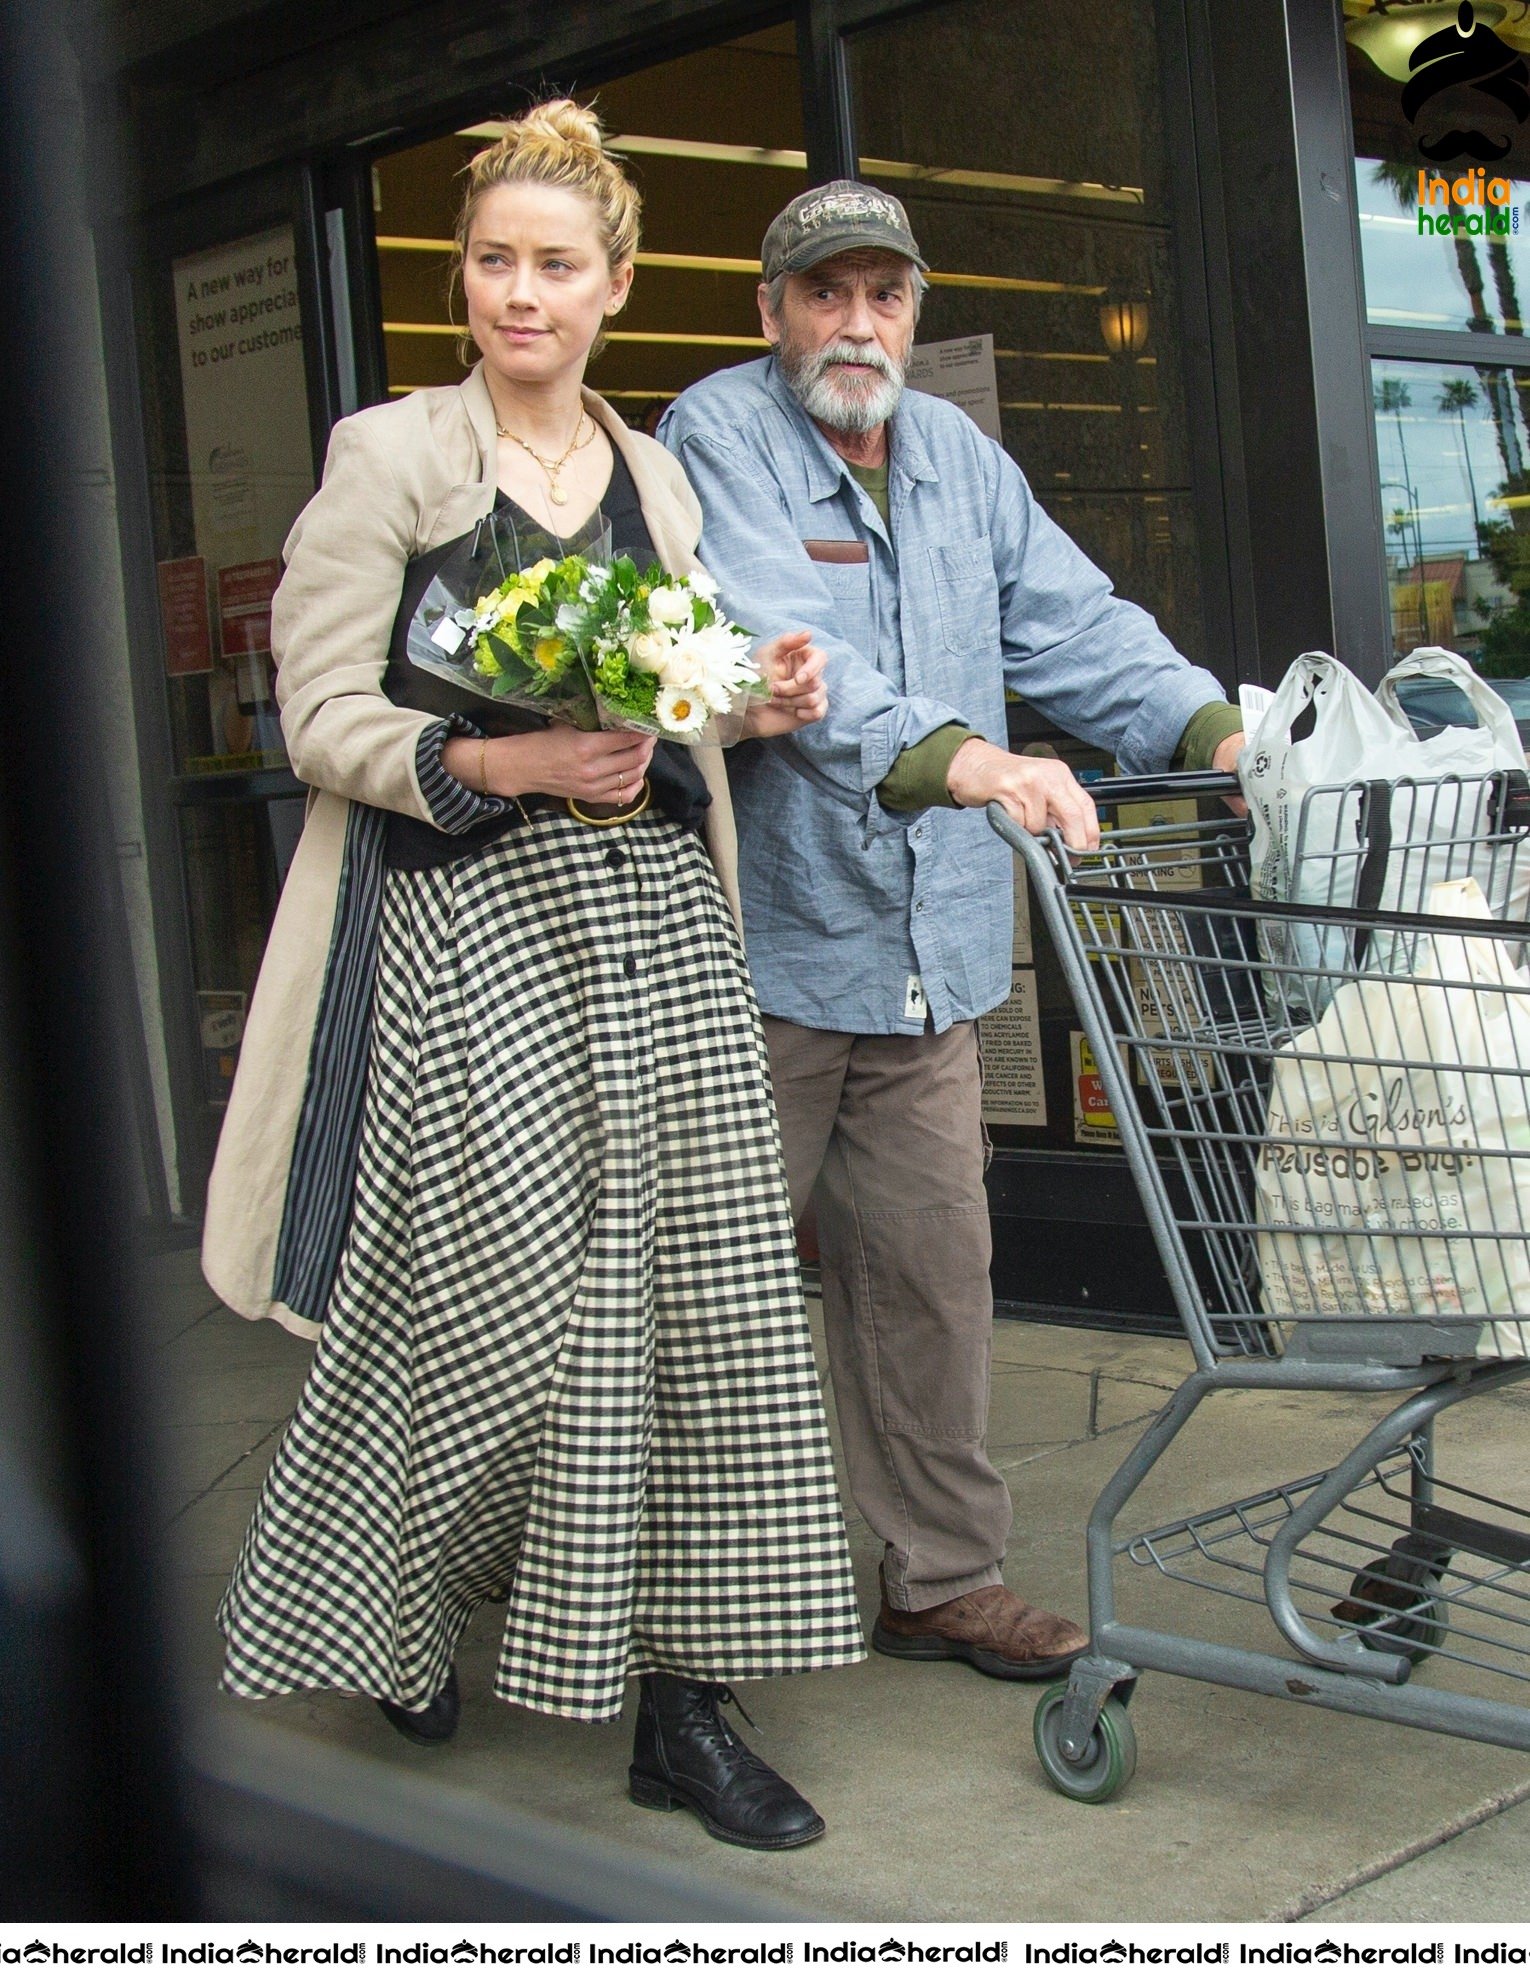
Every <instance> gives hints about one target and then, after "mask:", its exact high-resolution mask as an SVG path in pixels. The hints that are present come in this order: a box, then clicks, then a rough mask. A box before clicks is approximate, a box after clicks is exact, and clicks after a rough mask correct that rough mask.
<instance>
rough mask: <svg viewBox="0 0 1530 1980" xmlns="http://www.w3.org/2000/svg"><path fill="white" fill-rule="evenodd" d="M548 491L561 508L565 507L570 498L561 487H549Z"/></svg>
mask: <svg viewBox="0 0 1530 1980" xmlns="http://www.w3.org/2000/svg"><path fill="white" fill-rule="evenodd" d="M547 493H548V496H549V498H550V499H551V500H552V501H554V502H556V503H557V505H558V507H559V508H560V509H561V508H562V507H563V504H564V503H565V502H566V501H567V500H568V497H567V495H565V494H564V492H563V490H562V489H561V488H549V489H548V491H547Z"/></svg>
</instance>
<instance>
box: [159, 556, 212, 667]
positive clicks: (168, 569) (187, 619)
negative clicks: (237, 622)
mask: <svg viewBox="0 0 1530 1980" xmlns="http://www.w3.org/2000/svg"><path fill="white" fill-rule="evenodd" d="M159 616H160V619H161V622H162V623H163V625H164V629H165V672H166V673H167V674H210V673H211V672H212V625H211V622H210V620H209V619H208V616H207V566H206V564H205V563H204V562H203V560H202V559H201V558H200V557H170V558H167V559H166V560H165V561H164V562H163V563H161V565H160V567H159Z"/></svg>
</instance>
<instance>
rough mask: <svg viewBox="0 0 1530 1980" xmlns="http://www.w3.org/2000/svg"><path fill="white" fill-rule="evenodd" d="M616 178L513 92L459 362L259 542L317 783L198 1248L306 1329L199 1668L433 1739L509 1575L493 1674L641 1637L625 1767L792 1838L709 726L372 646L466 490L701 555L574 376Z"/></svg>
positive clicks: (646, 459) (601, 152)
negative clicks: (471, 696)
mask: <svg viewBox="0 0 1530 1980" xmlns="http://www.w3.org/2000/svg"><path fill="white" fill-rule="evenodd" d="M638 222H639V202H638V196H637V193H636V192H635V190H634V189H633V187H632V186H631V185H630V183H629V182H628V181H627V179H626V178H625V176H624V175H623V173H622V171H621V168H620V166H619V165H618V164H617V162H616V160H615V159H614V158H612V157H611V156H610V155H609V154H608V153H607V152H606V151H605V149H604V148H603V145H602V142H601V135H600V128H599V125H598V124H597V122H596V120H595V118H594V117H593V116H592V115H591V114H590V113H589V112H588V111H585V110H583V109H581V108H580V107H579V106H577V105H576V104H574V103H571V102H566V101H563V102H556V103H548V104H544V105H542V106H541V107H540V108H537V109H534V110H532V111H531V112H530V113H528V114H527V115H526V116H525V117H523V118H521V119H520V120H519V121H517V122H515V123H512V124H511V125H510V126H509V127H508V128H507V130H506V132H505V134H504V136H503V137H502V138H501V139H500V140H499V141H498V142H497V143H496V144H494V145H492V146H490V147H489V149H488V150H486V151H484V152H481V153H480V154H479V155H478V157H477V158H475V159H474V160H473V162H472V164H471V166H470V167H469V168H468V172H467V191H466V196H465V199H464V202H463V206H462V212H461V217H460V220H459V223H458V228H457V237H456V238H457V248H458V254H459V257H460V263H461V275H462V288H463V292H464V296H465V300H466V309H467V324H468V330H469V333H470V334H471V336H472V339H473V341H474V343H475V344H476V345H477V347H478V350H479V352H480V353H481V359H480V362H479V363H478V365H477V366H476V367H475V369H474V371H473V373H472V374H471V376H470V377H469V378H468V379H467V380H466V382H465V383H464V384H463V385H462V386H461V387H460V388H457V387H451V388H443V389H439V390H429V391H421V392H417V393H415V394H413V395H412V396H410V397H408V398H406V399H404V400H402V401H400V402H399V403H397V404H394V405H389V406H379V407H374V408H372V409H371V410H369V411H366V412H363V413H359V414H357V415H356V416H355V417H354V418H351V419H347V420H344V421H342V422H341V423H340V425H339V426H338V427H337V428H336V429H335V433H334V436H333V439H332V442H331V446H330V452H329V460H328V464H327V467H326V470H325V478H324V484H323V486H322V488H321V489H320V491H319V493H318V494H317V495H316V496H315V497H314V499H313V501H312V502H311V503H310V504H309V506H308V508H307V509H306V510H305V511H304V512H303V514H302V516H300V517H299V519H298V522H297V524H296V526H295V527H294V529H293V532H292V536H291V538H290V540H289V542H288V545H287V571H286V575H285V577H284V579H283V581H282V585H281V588H280V590H279V591H278V593H277V599H276V610H275V621H274V627H275V637H274V643H275V647H276V651H277V658H278V661H279V674H278V680H277V691H278V698H279V700H280V702H281V705H282V719H283V724H284V727H285V731H286V735H287V740H288V745H289V748H290V751H291V755H292V761H293V765H294V768H295V769H296V770H297V773H298V775H299V776H300V777H302V779H303V780H304V782H306V783H308V784H310V785H312V786H313V787H314V789H315V792H316V796H315V798H314V801H313V804H312V807H311V811H310V816H309V820H308V825H307V828H306V830H305V832H304V836H303V841H302V845H301V846H300V848H299V852H298V855H297V859H296V861H295V863H294V866H293V869H292V874H291V877H290V879H289V881H288V884H287V887H286V890H285V892H284V894H283V898H282V902H281V907H280V910H279V913H278V917H277V922H276V926H275V929H274V931H273V934H272V938H271V943H270V947H269V950H268V953H267V958H266V962H265V966H264V969H263V971H262V976H261V981H260V985H259V987H258V990H257V992H256V996H255V999H254V1003H253V1007H252V1010H251V1016H250V1022H249V1026H248V1030H247V1035H246V1042H245V1046H244V1051H243V1055H242V1060H241V1065H240V1069H239V1076H238V1079H237V1081H236V1084H235V1090H234V1093H233V1097H232V1100H231V1103H230V1108H229V1116H228V1120H227V1123H226V1126H225V1129H224V1134H223V1140H222V1143H221V1146H220V1149H219V1154H218V1161H217V1165H216V1168H215V1171H214V1175H213V1180H212V1185H211V1191H210V1199H209V1211H208V1222H207V1238H206V1245H205V1251H204V1263H205V1267H206V1271H207V1276H208V1278H209V1280H210V1281H211V1283H212V1284H213V1286H214V1287H215V1288H216V1289H217V1290H218V1291H219V1293H220V1294H221V1295H222V1296H223V1297H224V1298H225V1299H226V1300H227V1301H228V1302H229V1304H230V1305H232V1306H234V1307H235V1308H236V1309H238V1310H239V1311H240V1312H242V1313H245V1314H248V1315H250V1316H251V1317H254V1316H256V1315H259V1314H269V1315H271V1316H273V1317H275V1318H276V1319H278V1320H280V1321H281V1322H282V1323H283V1324H284V1325H286V1326H288V1327H289V1328H292V1329H293V1330H294V1331H297V1332H300V1333H305V1334H310V1335H317V1334H319V1332H320V1328H319V1323H320V1321H321V1320H322V1322H323V1331H322V1336H321V1338H320V1342H319V1348H318V1352H317V1356H316V1359H315V1362H314V1366H313V1370H312V1373H311V1375H310V1377H309V1380H308V1383H307V1386H306V1387H305V1389H304V1392H303V1396H302V1399H301V1401H300V1403H299V1405H298V1408H297V1411H296V1413H295V1415H294V1417H293V1419H292V1422H291V1424H290V1425H289V1427H288V1429H287V1432H286V1434H285V1436H284V1438H283V1440H282V1443H281V1446H280V1448H279V1450H278V1452H277V1455H276V1457H275V1460H274V1461H273V1463H272V1466H271V1470H270V1474H269V1476H268V1478H267V1480H266V1483H265V1487H264V1489H263V1491H262V1493H261V1496H260V1500H259V1503H258V1505H257V1507H256V1510H255V1514H254V1518H253V1520H252V1522H251V1525H250V1529H249V1533H248V1535H247V1537H246V1539H245V1542H244V1546H243V1549H242V1551H241V1553H240V1556H239V1560H238V1563H237V1565H236V1567H235V1570H234V1575H233V1580H232V1583H231V1585H230V1587H229V1590H228V1593H227V1595H226V1597H225V1599H224V1602H223V1606H222V1609H221V1611H220V1622H221V1626H222V1628H223V1631H224V1635H225V1637H226V1640H227V1645H226V1650H227V1654H226V1663H225V1668H224V1677H223V1682H224V1685H225V1686H226V1688H227V1689H228V1690H230V1691H232V1692H235V1693H237V1694H238V1695H239V1696H241V1697H247V1698H263V1697H269V1696H271V1695H273V1694H277V1693H283V1692H291V1691H296V1690H300V1689H306V1688H310V1687H330V1688H335V1689H340V1690H345V1691H351V1692H360V1693H363V1694H366V1695H368V1696H370V1697H372V1698H375V1699H376V1700H377V1701H378V1703H379V1704H380V1705H381V1706H382V1709H383V1711H384V1712H385V1713H386V1715H387V1716H388V1718H389V1719H390V1720H391V1721H392V1723H393V1724H394V1725H396V1726H397V1727H398V1729H399V1730H400V1731H401V1732H403V1733H405V1734H407V1735H408V1736H410V1737H412V1738H414V1739H417V1740H424V1741H436V1740H441V1739H445V1738H449V1737H450V1736H451V1734H452V1733H453V1731H454V1730H455V1728H456V1723H457V1716H458V1692H457V1684H456V1674H455V1670H454V1666H453V1661H452V1659H453V1652H454V1649H455V1646H456V1644H457V1641H458V1638H459V1637H460V1635H461V1633H462V1631H463V1629H464V1627H465V1626H466V1624H467V1621H468V1619H469V1617H470V1616H471V1615H472V1613H473V1611H474V1609H475V1608H476V1607H477V1606H478V1605H479V1604H481V1603H485V1602H490V1603H494V1604H496V1605H497V1606H498V1607H500V1608H501V1609H502V1610H503V1612H504V1627H503V1634H502V1638H501V1644H500V1650H499V1657H498V1665H497V1668H496V1671H495V1676H494V1691H495V1694H496V1695H497V1696H498V1697H499V1698H501V1699H504V1700H506V1701H508V1702H510V1703H512V1704H518V1705H524V1706H528V1707H530V1708H531V1709H533V1710H535V1711H542V1712H550V1713H557V1714H561V1715H563V1716H566V1717H570V1718H575V1719H585V1720H607V1719H612V1718H615V1717H616V1716H617V1715H618V1713H619V1712H620V1710H621V1706H622V1701H623V1694H624V1689H625V1685H626V1681H627V1679H628V1678H629V1676H632V1675H637V1676H639V1677H640V1678H641V1686H640V1696H639V1707H638V1720H637V1735H636V1745H635V1749H634V1754H633V1762H632V1768H631V1772H630V1790H631V1793H632V1796H633V1798H634V1800H636V1801H638V1802H640V1803H641V1804H643V1805H644V1806H647V1807H654V1808H674V1807H688V1808H690V1809H692V1810H694V1812H695V1813H696V1814H697V1815H698V1816H699V1817H700V1819H701V1820H702V1822H703V1823H704V1824H705V1826H706V1827H707V1829H708V1830H709V1831H710V1832H711V1833H712V1834H713V1835H714V1836H717V1837H719V1838H721V1839H722V1840H724V1841H727V1842H732V1843H739V1844H743V1845H745V1846H748V1847H753V1848H760V1849H785V1848H791V1847H793V1846H794V1845H796V1844H799V1843H805V1842H809V1841H811V1840H812V1839H813V1838H814V1837H815V1836H817V1835H820V1834H821V1833H822V1832H823V1826H824V1825H823V1822H822V1819H821V1818H820V1817H819V1816H818V1814H817V1813H816V1812H815V1811H814V1809H813V1808H812V1807H811V1806H810V1805H809V1804H808V1803H807V1802H806V1801H805V1800H804V1799H803V1798H802V1797H801V1796H800V1795H799V1794H798V1793H797V1792H796V1791H795V1790H794V1789H793V1788H791V1787H790V1786H788V1784H787V1783H786V1782H785V1781H784V1780H782V1779H781V1777H780V1776H779V1775H778V1774H776V1773H775V1772H774V1771H773V1770H772V1769H771V1768H769V1767H768V1766H767V1765H766V1764H765V1762H764V1761H762V1760H760V1759H759V1758H758V1757H757V1756H755V1755H754V1754H752V1753H751V1752H750V1751H749V1749H748V1748H747V1747H746V1746H745V1745H744V1744H743V1743H742V1741H741V1740H740V1739H739V1737H738V1735H737V1734H736V1732H735V1731H734V1730H733V1728H732V1726H731V1725H730V1723H729V1722H728V1721H727V1720H726V1719H725V1718H724V1717H723V1716H722V1713H721V1710H720V1706H721V1704H722V1703H724V1702H726V1701H727V1700H728V1698H729V1697H730V1693H729V1691H728V1687H729V1686H730V1685H731V1684H732V1683H734V1682H735V1681H738V1680H741V1679H745V1678H761V1677H768V1676H775V1675H779V1674H781V1673H785V1672H795V1671H807V1670H814V1669H820V1668H823V1667H825V1666H829V1665H835V1664H842V1663H847V1662H850V1661H852V1660H854V1659H856V1658H859V1657H860V1656H861V1655H862V1654H863V1646H862V1642H861V1635H860V1629H859V1624H858V1621H857V1617H856V1613H855V1608H854V1603H853V1598H852V1592H851V1585H850V1576H849V1564H848V1559H847V1554H846V1547H845V1538H844V1528H843V1522H842V1517H841V1514H840V1510H839V1505H838V1501H837V1498H836V1494H835V1486H834V1478H833V1472H832V1467H831V1461H830V1455H829V1447H828V1439H827V1434H826V1430H825V1424H824V1418H823V1413H822V1405H821V1401H820V1396H819V1389H818V1381H817V1376H816V1373H815V1370H814V1364H813V1357H812V1353H811V1348H810V1344H809V1338H808V1332H807V1325H806V1321H805V1318H804V1313H803V1306H802V1299H801V1293H800V1289H799V1284H798V1274H797V1263H796V1255H795V1251H794V1247H793V1238H792V1228H791V1217H790V1212H789V1209H788V1204H787V1196H786V1189H785V1183H784V1180H783V1176H782V1171H781V1160H780V1153H779V1141H778V1136H777V1130H776V1124H775V1119H774V1115H773V1113H772V1110H771V1102H770V1089H769V1084H768V1076H767V1072H766V1066H765V1060H764V1055H763V1047H762V1043H761V1036H760V1027H759V1020H758V1015H757V1012H756V1008H755V1005H754V1000H753V996H752V993H751V990H750V987H749V980H748V976H747V973H746V969H745V964H744V958H743V952H742V948H741V944H740V939H739V935H738V931H737V927H736V893H735V888H734V862H733V839H732V824H731V812H730V809H729V804H728V794H727V781H726V778H725V776H724V775H723V772H722V765H721V757H720V752H718V751H717V750H715V749H707V748H703V749H698V750H696V751H694V752H690V751H683V750H678V749H673V748H671V747H670V746H667V745H661V746H660V747H659V750H658V751H657V752H656V751H655V749H654V745H653V743H652V741H651V739H649V738H647V737H644V736H635V735H632V734H601V735H588V734H583V733H580V732H578V731H575V730H572V729H568V728H549V727H543V726H539V725H537V724H536V723H535V722H534V721H533V720H532V719H531V718H529V717H520V718H510V720H512V721H513V720H519V722H520V724H521V727H520V729H519V731H518V732H517V731H514V730H512V732H509V733H492V734H491V733H487V732H486V731H487V729H488V727H489V726H490V725H489V723H488V722H487V716H488V713H489V710H488V704H486V703H482V702H469V701H467V700H466V698H465V699H464V704H463V705H462V706H461V707H456V706H450V705H442V704H441V703H440V702H439V699H435V700H433V699H432V696H433V695H435V696H437V697H439V694H440V693H441V692H442V691H441V690H440V689H439V686H436V687H431V686H430V685H429V684H428V681H427V677H426V676H423V675H420V674H419V673H418V671H417V670H412V669H410V668H409V667H408V666H407V664H406V663H404V662H402V661H401V660H400V659H399V658H398V657H397V656H399V655H401V654H402V651H403V633H404V631H405V629H406V628H407V624H408V619H409V616H410V614H411V613H412V610H413V605H414V601H415V600H417V599H418V597H419V596H420V594H421V592H422V591H423V589H424V587H425V585H426V584H427V583H428V581H429V578H430V575H431V574H432V572H433V571H434V569H435V568H436V566H437V565H438V564H439V563H440V562H441V561H442V559H443V557H444V555H445V554H446V552H447V550H448V549H449V548H450V547H451V546H452V545H453V544H455V543H457V542H460V541H461V540H462V538H463V536H464V535H465V534H466V533H467V531H468V530H470V529H471V528H472V527H473V526H474V524H475V523H476V521H477V520H478V519H479V518H480V517H481V516H483V515H484V514H485V513H486V512H487V511H488V510H489V509H490V508H491V507H493V506H495V505H496V504H499V505H504V504H509V505H511V506H512V508H513V510H514V512H515V513H517V514H518V515H521V516H524V517H526V518H529V519H530V521H531V522H532V523H534V524H536V525H539V526H540V527H542V528H544V529H552V530H554V531H556V532H557V533H559V534H562V535H571V534H573V533H574V532H575V528H576V526H577V525H578V524H579V523H580V522H581V521H582V519H584V518H586V517H587V516H589V515H591V514H592V513H593V512H594V511H595V510H596V509H597V508H598V509H599V510H600V511H601V512H602V513H603V514H604V516H605V517H606V518H607V520H608V521H609V522H610V523H611V525H612V532H613V538H614V544H615V548H616V549H617V550H618V551H622V550H626V551H630V552H632V553H634V554H636V555H637V556H638V557H639V558H640V559H641V558H646V557H647V556H649V555H650V554H656V555H657V556H658V557H659V559H660V560H661V561H662V562H663V563H664V564H665V566H666V567H667V568H669V569H670V570H673V571H685V570H693V569H695V568H696V560H695V555H694V549H695V543H696V539H697V535H698V533H699V523H700V517H699V511H698V508H697V505H696V502H695V499H694V497H693V496H692V495H691V492H690V490H689V488H688V487H687V485H686V483H685V480H684V478H683V476H682V474H681V472H680V470H679V469H678V467H676V466H675V464H674V463H673V461H672V460H671V459H670V458H669V456H668V455H667V454H666V453H665V452H664V450H663V449H662V448H661V447H660V446H659V445H658V444H657V442H655V441H652V440H649V439H647V438H645V437H643V436H641V435H636V434H632V433H629V432H628V431H627V430H626V429H625V428H624V427H623V425H622V422H621V421H620V420H619V419H618V418H617V417H616V415H615V414H614V413H613V412H612V411H611V409H610V408H609V407H608V406H607V405H606V404H605V403H604V402H603V401H602V400H600V399H599V398H597V397H595V396H594V395H593V394H592V393H590V392H588V391H586V390H584V389H583V382H582V381H583V376H584V370H585V365H586V363H587V361H588V359H589V356H590V352H591V349H592V347H593V346H594V345H595V343H596V340H597V338H598V336H599V334H600V331H601V328H602V326H603V324H604V323H605V322H606V320H607V319H608V318H609V317H611V316H613V315H615V313H616V312H617V311H618V310H620V308H621V307H622V305H623V303H624V302H625V300H626V297H627V293H628V290H629V287H630V285H631V281H632V272H633V257H634V254H635V252H636V249H637V241H638ZM390 656H392V657H391V658H390ZM764 658H765V661H766V664H767V669H768V670H770V671H773V672H774V673H775V675H776V676H777V678H776V685H775V687H774V690H773V692H772V695H771V697H770V699H769V701H768V702H762V703H760V704H757V706H756V709H755V712H754V714H753V715H752V717H751V720H752V722H753V724H754V730H753V732H754V733H757V734H784V733H788V732H790V731H791V730H793V729H795V728H797V727H799V726H800V725H801V724H803V723H806V722H811V721H814V720H817V719H818V718H819V717H820V716H821V715H822V713H823V712H824V709H825V706H826V702H825V697H824V691H823V687H822V684H821V680H820V672H821V668H822V664H823V663H822V656H821V655H820V654H818V653H816V652H815V651H813V650H812V649H811V647H810V646H809V644H808V636H807V635H806V634H793V635H788V636H785V637H784V638H782V639H780V640H777V641H772V642H771V644H770V647H769V649H768V650H767V651H766V652H765V655H764ZM447 692H448V693H449V692H450V691H447ZM495 713H496V714H499V711H495ZM496 726H497V728H498V729H500V730H503V729H505V728H506V727H507V721H506V719H505V718H503V717H501V719H500V720H499V722H498V724H497V725H496Z"/></svg>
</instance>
